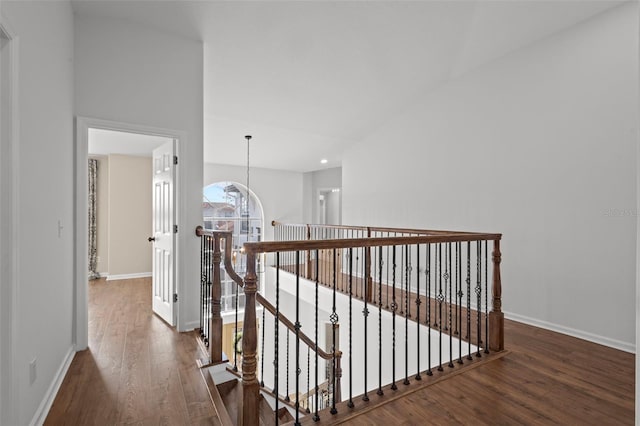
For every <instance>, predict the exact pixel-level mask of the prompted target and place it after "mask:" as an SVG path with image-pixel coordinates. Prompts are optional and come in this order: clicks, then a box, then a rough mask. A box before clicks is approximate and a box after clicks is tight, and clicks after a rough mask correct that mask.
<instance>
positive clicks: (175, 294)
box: [173, 293, 178, 303]
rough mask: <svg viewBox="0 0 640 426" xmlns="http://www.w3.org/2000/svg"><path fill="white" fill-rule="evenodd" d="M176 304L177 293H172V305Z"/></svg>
mask: <svg viewBox="0 0 640 426" xmlns="http://www.w3.org/2000/svg"><path fill="white" fill-rule="evenodd" d="M177 302H178V293H173V303H177Z"/></svg>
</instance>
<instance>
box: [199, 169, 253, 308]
mask: <svg viewBox="0 0 640 426" xmlns="http://www.w3.org/2000/svg"><path fill="white" fill-rule="evenodd" d="M248 201H249V202H248V203H247V188H246V186H244V185H242V184H240V183H236V182H216V183H214V184H211V185H208V186H205V187H204V189H203V191H202V219H203V223H204V228H205V229H207V230H213V231H231V232H232V233H233V239H232V241H233V244H232V246H233V254H232V256H233V263H234V265H233V267H234V269H235V271H236V273H238V274H239V275H240V276H244V273H245V271H246V264H245V256H243V255H242V254H241V249H242V245H243V244H244V243H245V242H248V241H249V242H253V241H260V240H261V239H262V232H263V229H264V214H263V212H262V204H261V203H260V200H258V198H257V197H256V196H255V194H254V193H253V192H250V193H249V200H248ZM221 269H222V270H221V282H222V298H221V301H220V302H221V305H222V306H221V311H222V312H223V313H224V312H230V311H233V310H235V307H236V300H235V295H236V290H237V289H236V285H235V283H234V282H233V281H232V280H231V278H229V276H228V275H227V274H226V272H225V271H224V265H221ZM238 293H239V294H238V308H239V309H244V293H243V292H242V290H241V289H240V291H239V292H238Z"/></svg>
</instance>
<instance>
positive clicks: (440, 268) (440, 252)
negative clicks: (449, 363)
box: [437, 243, 444, 371]
mask: <svg viewBox="0 0 640 426" xmlns="http://www.w3.org/2000/svg"><path fill="white" fill-rule="evenodd" d="M437 257H438V330H439V331H440V335H439V340H438V350H439V354H440V356H439V358H438V371H442V370H443V369H442V302H444V295H443V294H442V244H441V243H438V252H437Z"/></svg>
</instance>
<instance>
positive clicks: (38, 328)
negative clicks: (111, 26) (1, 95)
mask: <svg viewBox="0 0 640 426" xmlns="http://www.w3.org/2000/svg"><path fill="white" fill-rule="evenodd" d="M2 14H3V16H4V17H5V18H6V19H7V22H8V23H9V24H10V25H11V28H12V29H13V30H14V31H15V33H16V35H17V36H18V37H19V39H20V41H19V43H20V47H19V91H18V103H19V111H18V113H19V143H18V147H19V158H20V161H19V164H17V165H15V166H16V169H17V170H18V176H17V178H18V180H19V183H18V185H19V186H18V197H19V205H18V238H19V241H18V251H17V256H18V270H17V274H18V276H17V282H18V287H17V288H16V289H15V291H16V292H17V306H16V311H15V312H14V315H15V323H14V327H15V333H16V334H15V338H16V339H15V347H14V348H13V349H14V359H13V368H14V372H15V377H16V380H17V383H16V384H15V386H14V389H13V393H14V404H13V406H12V409H13V410H14V413H13V414H15V417H14V420H15V424H28V423H30V422H37V421H42V420H44V419H42V418H40V415H41V414H44V413H45V412H46V409H47V408H46V405H47V404H48V403H50V402H52V401H51V400H48V397H52V396H53V393H54V392H55V389H54V387H55V385H56V381H57V380H60V379H61V378H62V377H61V375H62V373H64V371H63V370H64V368H63V367H64V365H65V364H66V362H68V361H70V359H71V356H72V354H73V342H72V312H73V309H72V308H73V305H72V303H73V260H74V259H73V188H74V185H73V169H74V162H73V111H74V103H73V75H74V72H73V15H72V12H71V6H70V4H69V3H68V2H5V1H3V4H2ZM33 359H36V360H37V361H36V378H35V381H34V382H33V383H31V381H30V374H29V363H30V362H31V361H32V360H33ZM5 414H6V413H4V412H3V415H5ZM13 423H14V422H13V421H12V422H11V423H10V424H13Z"/></svg>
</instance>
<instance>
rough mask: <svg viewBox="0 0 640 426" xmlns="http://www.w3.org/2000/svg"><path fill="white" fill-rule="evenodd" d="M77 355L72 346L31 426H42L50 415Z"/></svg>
mask: <svg viewBox="0 0 640 426" xmlns="http://www.w3.org/2000/svg"><path fill="white" fill-rule="evenodd" d="M75 355H76V351H75V348H74V347H73V346H71V347H70V348H69V351H67V355H66V356H65V357H64V361H63V362H62V364H61V365H60V368H58V372H57V373H56V375H55V376H54V378H53V381H52V382H51V385H50V386H49V389H47V393H45V394H44V398H43V399H42V402H41V403H40V406H39V407H38V409H37V410H36V413H35V414H34V416H33V418H32V419H31V422H29V424H30V425H42V424H44V421H45V420H46V418H47V415H48V414H49V410H50V409H51V405H53V401H54V400H55V398H56V395H57V394H58V391H59V390H60V386H62V381H63V380H64V377H65V376H66V375H67V371H69V367H70V366H71V361H73V357H74V356H75Z"/></svg>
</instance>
